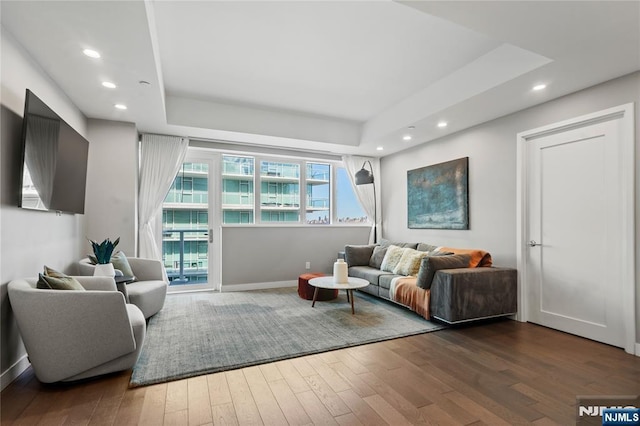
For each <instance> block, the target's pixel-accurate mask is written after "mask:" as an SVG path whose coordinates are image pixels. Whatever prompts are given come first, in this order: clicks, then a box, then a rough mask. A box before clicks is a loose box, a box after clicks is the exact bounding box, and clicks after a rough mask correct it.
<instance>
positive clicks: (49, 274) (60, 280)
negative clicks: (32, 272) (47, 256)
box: [36, 266, 84, 291]
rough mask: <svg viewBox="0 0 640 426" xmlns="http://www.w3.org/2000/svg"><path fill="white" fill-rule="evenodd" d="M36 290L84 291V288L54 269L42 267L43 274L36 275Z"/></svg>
mask: <svg viewBox="0 0 640 426" xmlns="http://www.w3.org/2000/svg"><path fill="white" fill-rule="evenodd" d="M36 287H37V288H40V289H44V290H81V291H84V287H82V284H80V282H79V281H78V280H76V279H75V278H73V277H70V276H69V275H66V274H63V273H62V272H58V271H56V270H55V269H51V268H49V267H48V266H45V267H44V274H38V282H37V284H36Z"/></svg>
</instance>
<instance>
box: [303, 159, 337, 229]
mask: <svg viewBox="0 0 640 426" xmlns="http://www.w3.org/2000/svg"><path fill="white" fill-rule="evenodd" d="M306 172H307V174H306V180H307V202H306V206H305V207H306V223H308V224H329V223H330V222H331V202H330V200H331V166H330V165H329V164H323V163H307V169H306Z"/></svg>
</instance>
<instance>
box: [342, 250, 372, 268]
mask: <svg viewBox="0 0 640 426" xmlns="http://www.w3.org/2000/svg"><path fill="white" fill-rule="evenodd" d="M374 247H375V246H374V245H364V246H363V245H359V246H358V245H346V246H344V260H345V262H347V265H349V266H368V265H369V260H371V255H372V254H373V249H374Z"/></svg>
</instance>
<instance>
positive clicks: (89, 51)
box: [82, 49, 100, 59]
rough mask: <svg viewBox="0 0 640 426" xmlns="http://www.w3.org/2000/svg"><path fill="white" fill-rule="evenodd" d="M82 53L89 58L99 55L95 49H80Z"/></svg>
mask: <svg viewBox="0 0 640 426" xmlns="http://www.w3.org/2000/svg"><path fill="white" fill-rule="evenodd" d="M82 53H84V54H85V55H87V56H88V57H90V58H95V59H97V58H99V57H100V54H99V53H98V52H96V51H95V50H92V49H84V50H83V51H82Z"/></svg>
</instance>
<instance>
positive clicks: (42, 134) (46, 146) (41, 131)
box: [24, 115, 60, 209]
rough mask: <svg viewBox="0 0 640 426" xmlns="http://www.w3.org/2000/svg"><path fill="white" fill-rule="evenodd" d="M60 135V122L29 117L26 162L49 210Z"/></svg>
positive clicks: (34, 184) (32, 180) (40, 195)
mask: <svg viewBox="0 0 640 426" xmlns="http://www.w3.org/2000/svg"><path fill="white" fill-rule="evenodd" d="M59 133H60V120H54V119H51V118H47V117H41V116H38V115H29V117H28V118H27V139H26V143H25V152H24V161H25V164H26V166H27V170H28V171H29V175H30V176H31V182H33V186H35V188H36V191H38V196H39V197H40V200H41V201H42V203H43V204H44V206H45V207H46V208H47V209H48V208H50V207H51V196H52V195H53V182H54V177H55V173H56V158H57V155H56V153H57V152H58V135H59Z"/></svg>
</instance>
